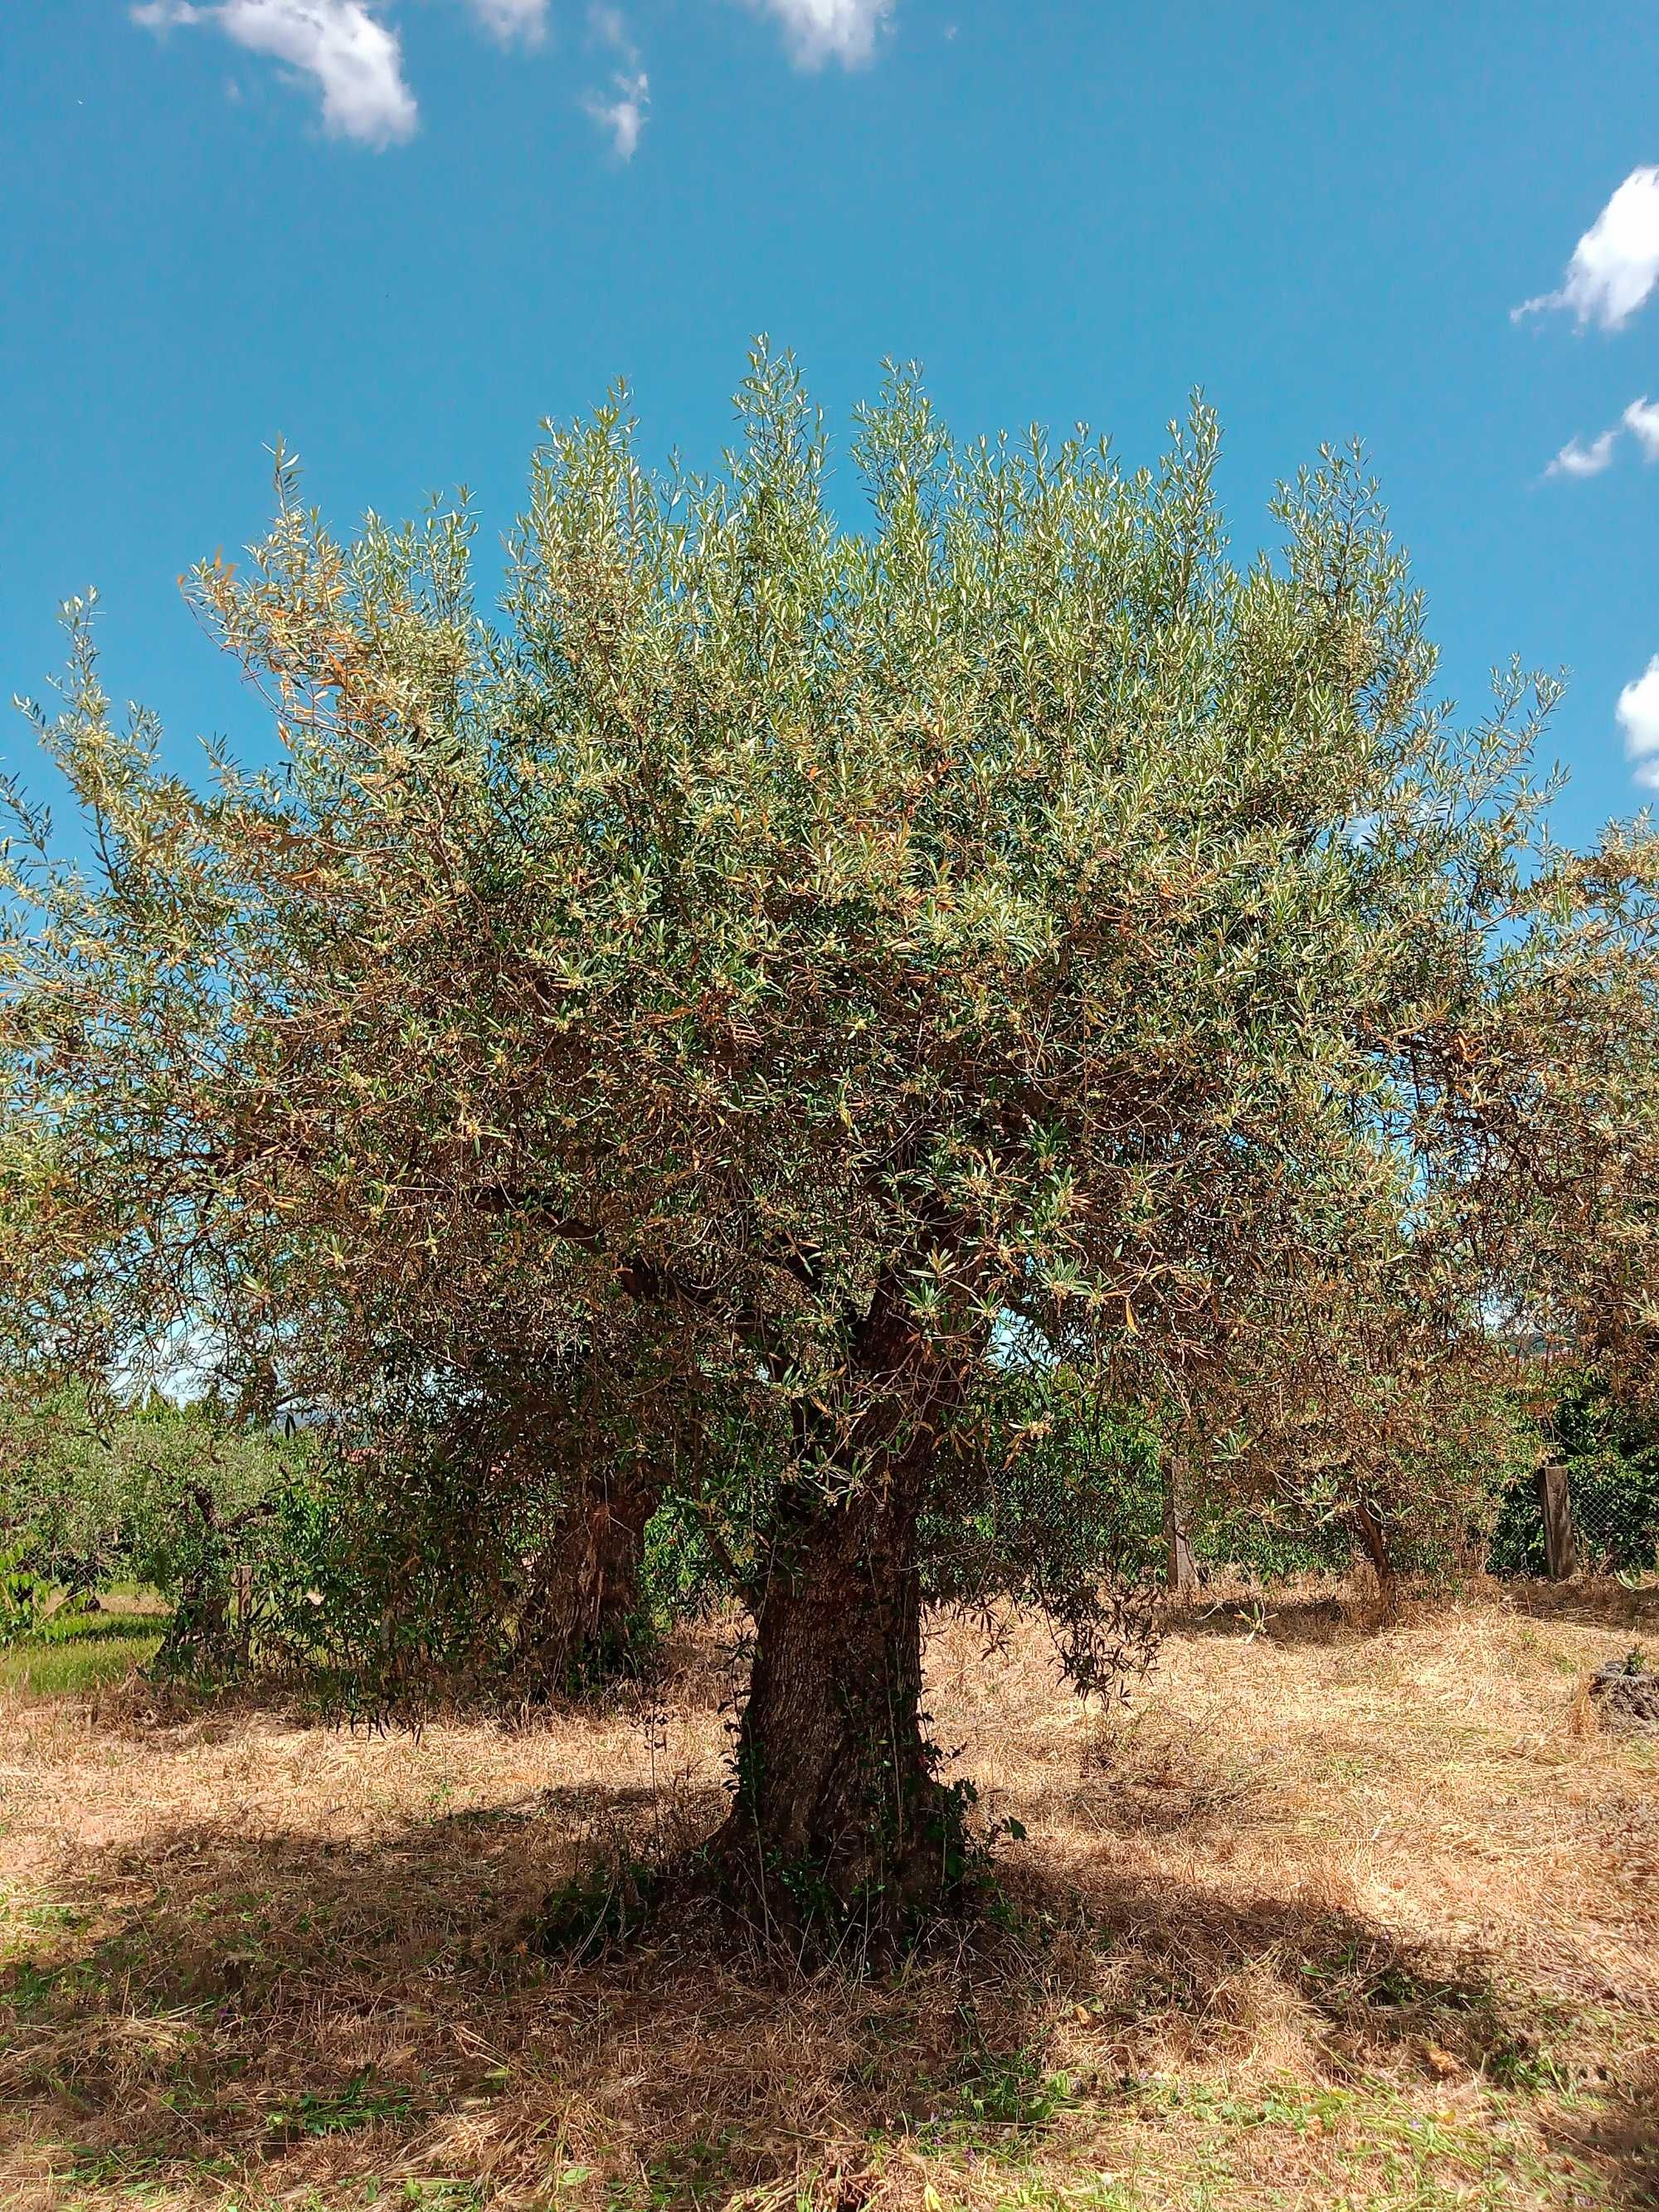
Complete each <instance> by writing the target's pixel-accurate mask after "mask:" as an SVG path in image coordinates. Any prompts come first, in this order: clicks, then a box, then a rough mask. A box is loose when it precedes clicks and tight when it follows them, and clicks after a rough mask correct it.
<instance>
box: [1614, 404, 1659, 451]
mask: <svg viewBox="0 0 1659 2212" xmlns="http://www.w3.org/2000/svg"><path fill="white" fill-rule="evenodd" d="M1620 421H1621V422H1623V423H1624V426H1625V428H1626V429H1627V430H1628V431H1629V432H1630V434H1631V435H1632V438H1634V439H1635V441H1636V442H1637V444H1638V446H1640V447H1641V448H1642V458H1643V459H1644V460H1645V461H1659V407H1656V406H1654V405H1653V404H1652V402H1651V401H1650V399H1649V398H1648V396H1647V394H1646V392H1644V393H1643V394H1642V397H1641V398H1639V399H1632V401H1631V403H1630V405H1629V406H1628V407H1626V410H1625V411H1624V414H1623V415H1622V416H1620Z"/></svg>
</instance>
